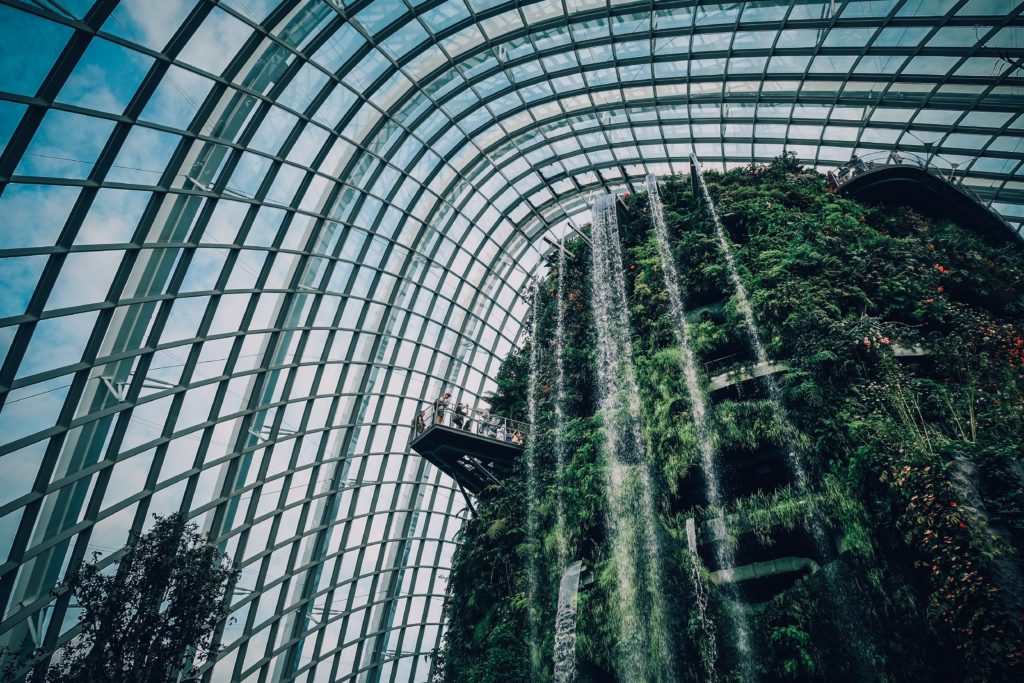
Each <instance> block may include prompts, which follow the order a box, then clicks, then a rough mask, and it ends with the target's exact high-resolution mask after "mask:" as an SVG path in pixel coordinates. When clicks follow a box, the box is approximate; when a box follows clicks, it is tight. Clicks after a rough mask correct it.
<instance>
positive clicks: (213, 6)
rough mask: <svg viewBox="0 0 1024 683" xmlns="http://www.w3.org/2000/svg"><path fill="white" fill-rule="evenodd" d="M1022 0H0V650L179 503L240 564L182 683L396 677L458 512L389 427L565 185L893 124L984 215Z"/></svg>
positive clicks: (545, 220) (639, 176)
mask: <svg viewBox="0 0 1024 683" xmlns="http://www.w3.org/2000/svg"><path fill="white" fill-rule="evenodd" d="M697 5H699V6H697ZM652 7H655V8H654V9H652ZM1022 12H1024V3H1021V2H1016V1H1013V0H831V1H828V2H807V1H803V0H785V1H783V0H761V1H758V2H733V3H713V4H709V3H696V2H694V1H693V0H689V1H672V0H667V1H665V2H658V3H657V4H656V5H655V4H654V3H651V2H648V1H647V0H644V1H641V2H637V1H633V0H629V1H624V2H618V1H615V0H542V1H540V2H527V1H523V2H499V1H497V0H423V1H417V0H374V1H369V2H368V1H365V0H364V1H356V2H344V3H342V2H340V0H330V1H327V0H285V1H283V2H280V3H275V2H271V1H270V0H219V1H215V0H164V1H162V2H159V3H154V2H147V1H146V0H123V1H121V2H118V1H117V0H96V1H95V2H94V1H93V0H61V1H60V2H57V1H56V0H36V1H34V2H22V1H20V0H2V2H0V26H2V29H0V33H2V35H3V40H2V41H0V145H2V148H0V149H2V154H0V225H2V226H3V228H2V230H0V277H2V280H3V282H4V289H3V294H2V296H0V358H2V363H3V364H2V366H0V553H2V555H0V557H2V558H5V559H6V561H5V562H4V564H3V565H2V566H0V602H2V604H3V609H4V612H3V614H4V619H3V625H2V627H0V645H5V646H8V647H13V648H23V647H36V646H40V645H51V646H52V645H53V644H55V643H59V642H61V640H62V639H66V638H67V637H68V635H69V629H71V628H72V627H73V625H74V623H75V619H76V617H77V610H76V609H75V608H74V606H72V605H70V604H69V601H68V600H67V599H66V598H54V597H53V596H52V595H51V593H50V591H51V589H52V587H53V586H54V584H55V583H56V582H57V581H58V580H59V579H60V578H61V577H62V576H63V575H64V573H65V572H66V570H67V568H68V567H69V566H71V565H74V564H77V563H78V562H80V561H81V560H82V559H83V558H86V557H88V556H89V555H90V554H91V553H92V552H94V551H99V552H102V553H104V557H105V558H107V560H108V561H114V560H116V558H117V555H118V551H119V549H121V548H122V547H123V545H124V543H125V541H126V539H127V538H128V536H129V534H130V533H131V532H133V531H140V530H143V529H146V528H148V526H150V525H151V524H152V517H151V515H152V514H153V513H158V514H167V513H170V512H174V511H178V510H182V511H186V512H187V513H188V514H189V516H191V517H192V518H193V519H194V520H195V521H197V522H198V523H200V524H201V526H202V528H203V529H204V530H205V531H208V532H209V533H210V534H211V536H212V538H213V539H214V540H215V541H216V542H217V543H219V544H221V545H223V547H224V548H225V549H226V550H227V551H228V552H229V553H230V554H231V555H232V557H233V558H235V559H236V560H238V561H239V562H240V563H241V566H242V579H241V581H240V582H239V585H238V586H237V587H236V588H235V592H234V594H233V596H232V599H231V605H232V606H231V609H232V614H233V616H234V617H235V620H234V621H233V622H232V623H229V624H228V625H226V626H225V628H224V631H223V634H222V638H223V642H224V644H225V648H224V651H223V652H222V654H221V655H220V657H219V659H218V660H217V661H216V662H214V663H213V664H212V665H209V666H208V668H209V673H210V676H211V679H212V680H214V681H227V680H247V681H248V680H257V679H259V680H275V681H277V680H283V681H290V680H301V681H335V680H337V681H347V680H370V681H423V680H426V679H427V678H428V677H429V675H430V671H431V665H432V653H433V652H434V650H435V648H436V647H437V645H438V642H439V639H440V637H441V634H442V631H443V624H442V623H441V606H442V602H443V599H444V593H445V586H446V572H447V569H448V568H449V566H450V562H451V557H452V553H453V551H454V549H455V543H456V532H457V531H458V529H459V527H460V523H461V520H462V519H463V518H464V515H466V514H468V513H469V511H468V508H467V507H466V503H465V501H464V499H463V497H462V495H461V493H460V492H459V491H458V489H457V488H455V485H454V483H453V482H452V480H451V479H449V478H448V477H447V476H445V475H443V474H442V473H440V472H439V471H438V470H436V469H435V468H434V467H432V466H431V465H429V464H427V463H426V462H425V461H424V460H422V459H420V458H418V457H416V456H415V455H414V454H410V452H409V450H408V441H409V438H410V435H411V433H412V424H413V419H414V416H415V414H416V412H417V410H418V409H419V408H420V407H421V406H422V404H423V403H424V402H426V401H430V400H432V399H433V398H434V397H435V396H437V395H438V394H439V393H440V392H442V391H444V390H449V391H452V392H453V393H455V394H456V395H457V398H459V399H461V400H463V401H466V402H468V403H469V404H471V405H482V404H483V397H484V396H485V394H486V392H488V391H490V390H492V389H493V388H494V387H495V383H494V377H495V375H496V373H497V368H498V366H499V363H500V361H501V359H502V358H504V356H505V355H506V354H507V353H508V351H509V350H510V349H512V348H513V347H514V346H515V345H517V344H518V343H519V342H520V341H521V336H522V325H521V323H522V321H523V319H524V318H525V317H526V316H527V306H526V303H525V296H526V293H527V291H528V289H529V287H528V282H529V279H530V277H531V274H532V273H533V272H535V271H536V270H537V269H538V268H539V267H541V266H542V264H543V256H544V254H545V253H546V252H547V251H549V250H550V249H551V247H552V245H553V244H554V243H556V242H557V241H558V240H559V239H560V238H561V237H562V236H563V235H565V234H566V233H568V232H570V231H573V230H576V229H578V228H579V226H581V225H582V224H583V223H585V222H587V221H589V210H588V207H587V198H588V196H589V194H590V193H591V192H592V191H596V190H600V189H602V188H604V189H609V190H612V191H628V190H630V189H633V188H636V189H639V188H640V187H641V186H642V184H643V182H644V176H645V175H646V174H648V173H654V174H657V175H667V174H671V173H677V172H685V171H686V168H687V165H688V163H689V161H688V155H689V154H690V153H695V154H696V155H697V156H698V157H700V159H701V161H702V162H703V163H704V165H705V167H712V168H713V167H716V166H717V167H719V168H730V167H733V166H738V165H744V164H748V163H750V162H753V161H766V160H769V159H771V158H773V157H775V156H777V155H779V154H780V153H782V152H783V151H792V152H795V153H796V154H797V155H798V156H799V158H800V159H801V160H803V161H804V163H806V164H808V165H811V166H814V167H816V168H819V169H821V170H822V171H825V170H829V169H832V168H834V167H836V166H838V165H840V164H843V163H845V162H846V161H848V160H849V159H850V158H851V156H852V155H853V154H856V155H858V156H859V157H861V158H873V157H878V156H881V157H885V156H887V155H888V154H889V153H890V152H892V151H893V150H898V151H899V153H900V154H904V155H908V156H913V157H914V158H917V159H921V160H922V161H921V163H923V164H926V165H928V166H929V167H931V168H934V169H937V170H939V171H941V172H943V173H944V174H947V175H948V177H951V178H953V179H955V180H957V181H958V182H962V183H963V185H964V186H965V187H966V188H969V189H971V190H973V191H974V193H975V194H976V195H977V196H978V197H980V199H981V200H982V201H983V202H984V203H985V204H986V205H988V206H989V207H990V208H992V209H993V210H995V211H996V212H998V213H999V214H1001V215H1002V216H1003V217H1004V218H1005V219H1006V221H1007V222H1008V223H1009V224H1010V225H1011V226H1012V227H1013V228H1014V229H1016V230H1018V231H1019V230H1020V229H1021V223H1022V221H1024V166H1022V161H1024V70H1022V68H1024V16H1022Z"/></svg>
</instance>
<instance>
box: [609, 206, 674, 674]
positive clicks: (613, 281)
mask: <svg viewBox="0 0 1024 683" xmlns="http://www.w3.org/2000/svg"><path fill="white" fill-rule="evenodd" d="M592 212H593V224H592V230H591V241H592V248H591V256H592V266H593V270H592V282H593V291H592V301H591V304H592V307H593V311H594V322H595V327H596V328H597V342H598V346H597V370H598V372H597V382H598V394H599V400H600V412H601V415H602V417H603V420H604V434H605V449H604V450H605V457H606V459H607V463H606V468H605V495H606V498H607V503H608V519H607V527H608V533H609V537H610V539H611V547H612V557H613V558H614V561H615V567H616V572H617V574H616V586H617V593H618V595H617V600H616V603H617V607H618V614H617V616H618V620H617V622H618V623H617V626H618V629H619V653H618V656H617V657H616V659H617V661H616V667H617V668H618V670H619V679H620V680H622V681H625V682H632V681H675V680H676V675H675V658H674V656H673V653H672V646H671V642H670V640H669V638H668V630H667V622H666V613H665V605H664V597H663V589H662V586H663V582H662V576H661V548H660V542H659V540H658V534H657V517H656V513H655V508H654V500H653V493H652V490H651V475H650V471H649V469H648V463H647V453H646V446H645V443H644V437H643V431H642V427H641V424H640V402H639V401H640V399H639V390H638V387H637V382H636V375H635V372H634V369H633V348H632V340H631V338H630V331H629V317H628V309H627V302H626V284H625V279H624V277H623V274H622V248H621V245H620V244H619V227H618V218H617V216H616V213H615V198H614V197H613V196H611V195H607V194H601V195H598V196H597V197H596V198H595V200H594V204H593V207H592Z"/></svg>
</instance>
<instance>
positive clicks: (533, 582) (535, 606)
mask: <svg viewBox="0 0 1024 683" xmlns="http://www.w3.org/2000/svg"><path fill="white" fill-rule="evenodd" d="M539 300H540V287H539V286H538V284H537V282H536V281H534V283H533V339H532V340H531V342H530V378H529V383H528V385H527V402H528V405H529V408H528V412H529V421H530V434H529V435H528V436H527V438H526V448H525V456H526V544H527V547H528V548H529V554H528V557H527V560H526V565H527V567H526V582H527V600H528V602H529V604H528V605H527V615H528V621H529V627H530V664H531V667H532V673H533V676H532V677H533V680H540V669H541V658H542V655H541V647H540V569H539V567H538V566H537V565H538V561H539V558H538V552H537V545H538V544H539V542H540V541H539V534H538V524H537V508H538V495H539V494H538V486H537V432H538V430H537V428H536V424H537V377H538V372H539V367H540V359H539V355H540V350H539V346H540V345H539V344H538V335H537V332H538V325H539V322H540V320H539V318H538V315H537V311H538V302H539Z"/></svg>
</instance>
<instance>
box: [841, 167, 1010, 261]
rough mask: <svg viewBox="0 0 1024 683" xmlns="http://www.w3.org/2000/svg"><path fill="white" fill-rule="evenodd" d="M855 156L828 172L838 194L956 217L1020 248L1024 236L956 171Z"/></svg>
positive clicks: (970, 227)
mask: <svg viewBox="0 0 1024 683" xmlns="http://www.w3.org/2000/svg"><path fill="white" fill-rule="evenodd" d="M870 156H871V157H875V156H877V158H869V157H863V158H860V157H855V158H853V159H850V161H849V162H847V163H846V164H844V165H843V166H841V167H840V168H839V169H838V171H837V172H836V173H829V175H828V181H829V184H830V185H831V187H832V188H833V190H834V191H838V192H839V193H840V194H842V195H845V196H847V197H852V198H854V199H857V200H860V201H865V202H868V203H879V204H888V205H897V206H898V205H905V206H909V207H911V208H913V209H914V210H916V211H919V212H920V213H922V214H924V215H926V216H936V217H940V218H951V219H953V220H955V221H956V222H958V223H960V224H961V225H962V226H964V227H965V228H968V229H974V230H977V231H979V232H981V233H982V234H985V235H987V236H989V237H991V238H992V239H994V240H995V241H997V242H1007V241H1013V242H1017V243H1018V244H1020V242H1021V241H1022V237H1021V235H1019V234H1017V232H1016V231H1015V230H1014V229H1013V228H1012V227H1010V225H1009V224H1008V223H1007V222H1006V221H1005V220H1004V219H1003V217H1002V216H1000V215H999V214H998V213H996V212H995V211H994V210H993V209H992V208H991V207H990V206H989V205H988V204H987V203H986V202H985V201H984V200H983V199H982V198H981V197H979V196H978V195H977V194H976V193H975V192H974V191H973V190H971V189H970V188H969V187H967V186H966V185H964V184H963V178H962V177H959V176H957V173H956V168H951V169H948V170H942V169H938V168H936V167H934V166H932V165H930V164H929V163H928V161H927V160H926V159H924V158H922V157H920V156H918V155H916V154H911V153H906V152H899V153H897V152H891V153H889V154H888V155H887V156H885V157H882V156H880V155H877V154H876V155H870Z"/></svg>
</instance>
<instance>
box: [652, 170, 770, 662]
mask: <svg viewBox="0 0 1024 683" xmlns="http://www.w3.org/2000/svg"><path fill="white" fill-rule="evenodd" d="M647 197H648V201H649V202H650V208H651V220H652V221H653V222H654V231H655V234H656V236H657V241H658V253H659V255H660V256H661V269H662V274H663V275H664V279H665V290H666V291H667V292H668V299H669V306H670V308H671V309H672V316H673V318H674V319H675V322H676V327H675V328H674V331H675V335H676V339H677V340H678V342H679V348H680V356H681V360H682V366H683V375H684V377H685V378H686V391H687V394H688V395H689V399H690V409H691V413H692V414H693V425H694V429H695V431H696V435H697V446H698V450H699V452H700V460H701V469H702V470H703V472H704V492H705V495H706V496H707V500H708V504H709V505H710V507H712V508H714V509H717V510H719V511H721V510H722V490H721V484H720V481H721V473H720V470H719V463H718V453H717V449H716V447H715V441H714V437H713V434H712V433H711V430H710V429H709V427H708V424H707V399H706V397H705V395H704V391H703V389H702V388H701V385H700V381H699V379H698V376H697V363H696V361H695V360H694V354H693V347H692V345H691V344H690V324H689V322H688V321H687V319H686V309H685V308H684V306H683V298H682V294H681V293H680V291H679V273H678V271H677V270H676V264H675V259H674V257H673V256H672V248H671V246H670V245H669V236H668V226H667V225H666V224H665V214H664V207H663V206H662V203H661V195H660V194H659V192H658V181H657V179H656V178H655V177H654V176H653V175H648V176H647ZM722 514H723V517H722V519H721V520H720V525H721V527H722V528H721V529H720V530H719V531H720V532H721V533H716V534H715V535H714V539H713V541H712V547H713V549H714V553H715V560H716V561H717V563H718V566H719V567H721V568H722V569H725V570H726V571H731V570H732V568H734V567H735V566H736V554H735V551H734V548H733V546H732V543H731V542H730V540H729V535H728V533H726V529H725V524H726V521H725V517H724V513H722ZM693 560H694V563H695V565H696V562H697V561H698V559H697V558H696V557H694V558H693ZM694 574H695V576H694V578H695V581H698V582H703V579H702V578H701V577H700V575H699V573H697V572H696V571H695V572H694ZM702 588H703V587H702V586H697V589H698V592H699V591H700V590H701V589H702ZM724 589H725V590H724V592H725V593H726V598H727V600H726V604H727V606H728V609H729V617H730V620H731V621H732V628H733V631H734V637H735V640H736V649H737V652H738V653H739V656H740V665H741V667H742V669H743V672H744V676H745V678H746V679H747V680H751V679H752V678H753V671H754V667H753V661H752V654H751V647H750V629H749V626H748V623H747V619H748V615H747V613H746V609H745V608H744V606H743V605H742V604H741V603H740V602H739V596H738V595H737V594H736V589H735V586H734V584H732V583H731V582H727V583H725V584H724ZM698 606H699V607H701V608H702V613H701V619H702V621H704V622H706V621H707V619H708V617H707V615H706V614H704V612H703V608H704V607H706V600H705V601H703V603H702V601H701V600H698ZM711 646H712V648H713V647H714V644H713V643H712V644H711ZM711 652H714V650H711ZM713 664H714V662H710V665H711V666H713ZM708 675H709V678H711V679H712V680H713V679H714V677H715V672H714V669H713V668H709V671H708Z"/></svg>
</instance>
